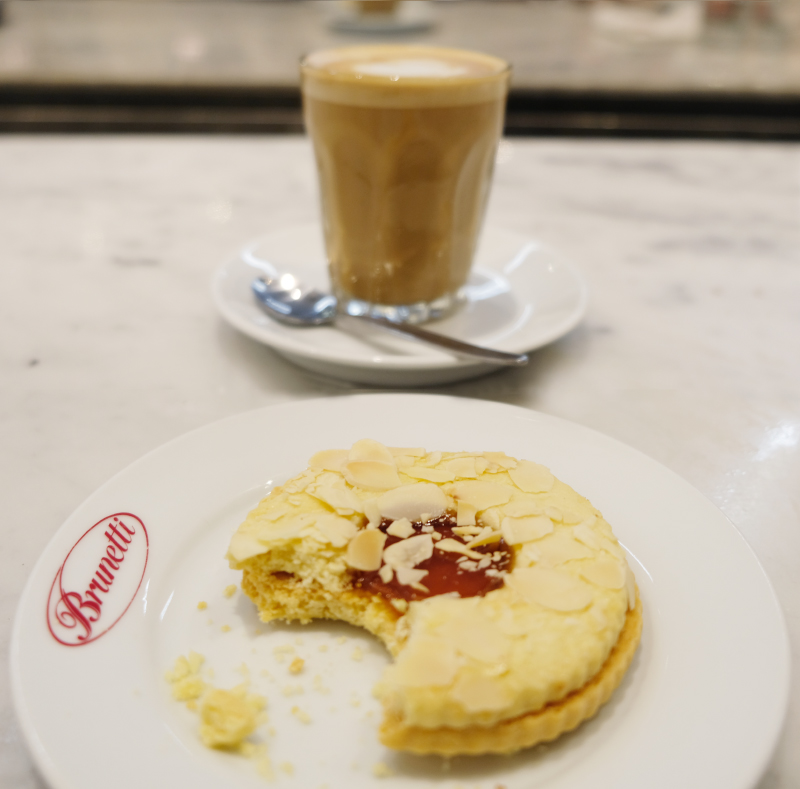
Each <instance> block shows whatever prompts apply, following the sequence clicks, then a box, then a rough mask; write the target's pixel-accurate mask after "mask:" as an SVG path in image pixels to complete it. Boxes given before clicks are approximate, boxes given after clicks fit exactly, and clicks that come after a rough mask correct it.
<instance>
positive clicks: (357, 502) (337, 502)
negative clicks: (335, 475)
mask: <svg viewBox="0 0 800 789" xmlns="http://www.w3.org/2000/svg"><path fill="white" fill-rule="evenodd" d="M308 493H309V494H310V495H311V496H313V497H314V498H315V499H319V500H320V501H322V502H324V503H325V504H327V505H328V506H329V507H330V508H331V509H334V510H349V511H350V512H358V513H362V512H364V505H363V503H362V502H361V499H360V498H358V496H356V494H355V493H353V491H352V490H348V489H347V488H338V487H333V486H332V485H317V486H316V487H315V488H313V489H309V491H308Z"/></svg>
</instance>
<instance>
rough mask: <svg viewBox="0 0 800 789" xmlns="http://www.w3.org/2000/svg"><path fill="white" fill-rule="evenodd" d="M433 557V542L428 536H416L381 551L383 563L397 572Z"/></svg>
mask: <svg viewBox="0 0 800 789" xmlns="http://www.w3.org/2000/svg"><path fill="white" fill-rule="evenodd" d="M431 556H433V540H432V539H431V535H430V534H418V535H417V536H416V537H409V538H408V539H407V540H400V542H396V543H394V544H393V545H390V546H389V547H388V548H386V549H384V551H383V561H385V562H386V564H388V565H391V566H392V567H394V569H395V570H397V569H398V568H400V567H415V566H416V565H418V564H419V563H420V562H424V561H425V560H426V559H430V558H431Z"/></svg>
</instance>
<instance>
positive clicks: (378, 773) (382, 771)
mask: <svg viewBox="0 0 800 789" xmlns="http://www.w3.org/2000/svg"><path fill="white" fill-rule="evenodd" d="M372 774H373V775H374V776H375V777H376V778H388V777H389V776H390V775H393V774H394V773H393V772H392V770H391V769H390V767H389V765H388V764H386V762H376V763H375V764H373V765H372Z"/></svg>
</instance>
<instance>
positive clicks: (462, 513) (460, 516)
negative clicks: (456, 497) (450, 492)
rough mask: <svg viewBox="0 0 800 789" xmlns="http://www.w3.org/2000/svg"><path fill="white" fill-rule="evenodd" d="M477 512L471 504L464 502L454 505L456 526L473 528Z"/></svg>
mask: <svg viewBox="0 0 800 789" xmlns="http://www.w3.org/2000/svg"><path fill="white" fill-rule="evenodd" d="M476 514H477V510H476V509H475V507H474V506H473V505H472V504H469V503H467V502H466V501H459V502H457V504H456V525H457V526H474V525H475V515H476Z"/></svg>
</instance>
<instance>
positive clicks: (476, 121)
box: [301, 45, 510, 323]
mask: <svg viewBox="0 0 800 789" xmlns="http://www.w3.org/2000/svg"><path fill="white" fill-rule="evenodd" d="M509 73H510V69H509V66H508V64H507V63H506V62H505V61H503V60H500V59H499V58H495V57H491V56H489V55H483V54H479V53H477V52H468V51H464V50H458V49H444V48H434V47H423V46H404V45H365V46H352V47H346V48H342V49H331V50H326V51H322V52H316V53H314V54H312V55H309V56H307V57H306V58H304V59H303V61H302V63H301V78H302V89H303V110H304V116H305V123H306V128H307V129H308V132H309V134H310V136H311V140H312V142H313V146H314V153H315V157H316V162H317V169H318V171H319V180H320V191H321V198H322V216H323V224H324V234H325V246H326V249H327V256H328V263H329V267H330V277H331V282H332V286H333V291H334V293H335V295H336V296H337V298H338V299H339V303H340V307H341V308H342V309H343V310H346V311H347V312H350V313H351V314H370V315H379V316H383V317H387V318H389V319H390V320H394V321H407V322H412V323H419V322H422V321H426V320H431V319H434V318H439V317H442V316H444V315H446V314H448V313H450V312H451V311H452V310H453V309H455V308H456V307H457V305H458V304H459V302H460V300H461V299H462V297H463V288H464V285H465V283H466V281H467V277H468V275H469V271H470V267H471V265H472V258H473V255H474V253H475V246H476V243H477V239H478V234H479V231H480V227H481V223H482V221H483V215H484V212H485V209H486V202H487V198H488V195H489V187H490V184H491V178H492V170H493V165H494V158H495V151H496V149H497V143H498V141H499V138H500V133H501V131H502V128H503V115H504V110H505V101H506V93H507V91H508V80H509Z"/></svg>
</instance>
